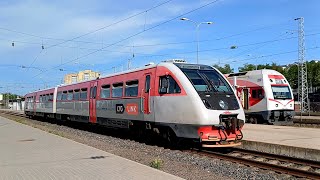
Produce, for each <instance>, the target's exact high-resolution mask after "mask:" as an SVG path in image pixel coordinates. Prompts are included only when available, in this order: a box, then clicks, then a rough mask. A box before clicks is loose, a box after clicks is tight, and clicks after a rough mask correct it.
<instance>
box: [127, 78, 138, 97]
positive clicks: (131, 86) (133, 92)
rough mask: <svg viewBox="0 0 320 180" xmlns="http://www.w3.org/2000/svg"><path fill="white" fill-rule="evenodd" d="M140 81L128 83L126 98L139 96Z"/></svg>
mask: <svg viewBox="0 0 320 180" xmlns="http://www.w3.org/2000/svg"><path fill="white" fill-rule="evenodd" d="M138 84H139V81H138V80H134V81H128V82H126V89H125V96H128V97H132V96H138Z"/></svg>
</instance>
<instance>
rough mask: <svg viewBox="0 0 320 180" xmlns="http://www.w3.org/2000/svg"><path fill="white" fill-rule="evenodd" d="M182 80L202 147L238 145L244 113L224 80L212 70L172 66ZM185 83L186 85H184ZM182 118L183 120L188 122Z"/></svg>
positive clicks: (199, 66) (211, 68) (203, 67)
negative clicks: (179, 72) (181, 74)
mask: <svg viewBox="0 0 320 180" xmlns="http://www.w3.org/2000/svg"><path fill="white" fill-rule="evenodd" d="M175 65H176V66H177V67H178V68H179V69H180V70H181V71H182V73H183V74H184V76H185V78H184V77H183V78H181V79H182V80H183V79H186V80H185V81H187V82H185V83H184V84H185V85H184V87H185V89H186V91H187V93H188V94H189V97H190V98H191V101H190V102H189V104H188V105H185V106H193V111H192V113H193V114H192V116H193V117H197V119H196V124H197V136H198V138H199V141H200V143H201V145H202V147H210V148H211V147H233V146H238V145H241V141H240V140H241V139H242V138H243V134H242V132H241V129H242V127H243V125H244V122H245V115H244V111H243V109H242V107H241V105H240V103H239V101H238V99H237V97H236V95H235V93H234V91H233V89H232V88H231V85H230V84H229V82H228V81H227V80H226V78H225V77H224V76H223V75H222V74H221V73H220V72H219V71H218V70H216V69H215V68H213V67H211V66H207V65H199V64H184V63H176V64H175ZM188 84H189V85H188ZM189 117H190V115H188V117H186V116H185V119H189Z"/></svg>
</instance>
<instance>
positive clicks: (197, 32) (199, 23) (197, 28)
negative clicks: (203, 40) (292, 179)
mask: <svg viewBox="0 0 320 180" xmlns="http://www.w3.org/2000/svg"><path fill="white" fill-rule="evenodd" d="M180 20H182V21H190V22H192V23H194V24H195V25H196V36H197V37H196V38H197V64H199V27H200V25H201V24H208V25H210V24H213V22H211V21H208V22H196V21H193V20H191V19H188V18H181V19H180Z"/></svg>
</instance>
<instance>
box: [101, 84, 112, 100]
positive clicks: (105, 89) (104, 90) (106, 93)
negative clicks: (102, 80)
mask: <svg viewBox="0 0 320 180" xmlns="http://www.w3.org/2000/svg"><path fill="white" fill-rule="evenodd" d="M100 97H101V98H109V97H110V85H109V84H108V85H103V86H102V87H101V92H100Z"/></svg>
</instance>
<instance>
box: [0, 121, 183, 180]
mask: <svg viewBox="0 0 320 180" xmlns="http://www.w3.org/2000/svg"><path fill="white" fill-rule="evenodd" d="M0 179H32V180H36V179H39V180H44V179H130V180H131V179H139V180H141V179H146V180H149V179H166V180H167V179H168V180H169V179H181V178H179V177H176V176H173V175H171V174H168V173H165V172H162V171H159V170H156V169H153V168H151V167H148V166H145V165H142V164H139V163H136V162H133V161H130V160H127V159H124V158H121V157H119V156H116V155H113V154H110V153H107V152H105V151H101V150H98V149H96V148H93V147H90V146H87V145H84V144H80V143H77V142H74V141H72V140H69V139H66V138H62V137H59V136H56V135H53V134H50V133H47V132H44V131H41V130H39V129H35V128H32V127H30V126H26V125H23V124H20V123H17V122H14V121H11V120H8V119H6V118H3V117H0Z"/></svg>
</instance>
